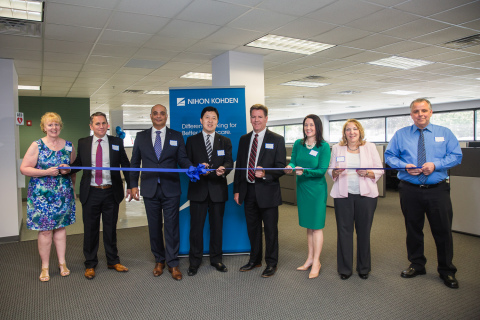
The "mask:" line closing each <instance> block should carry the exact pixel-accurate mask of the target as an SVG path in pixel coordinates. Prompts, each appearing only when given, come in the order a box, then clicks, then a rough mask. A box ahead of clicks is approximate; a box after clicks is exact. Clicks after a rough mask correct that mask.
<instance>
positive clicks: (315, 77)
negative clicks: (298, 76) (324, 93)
mask: <svg viewBox="0 0 480 320" xmlns="http://www.w3.org/2000/svg"><path fill="white" fill-rule="evenodd" d="M320 80H325V77H322V76H308V77H305V78H303V79H302V81H320Z"/></svg>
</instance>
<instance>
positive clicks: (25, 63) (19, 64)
mask: <svg viewBox="0 0 480 320" xmlns="http://www.w3.org/2000/svg"><path fill="white" fill-rule="evenodd" d="M13 64H14V65H15V68H17V69H18V68H36V69H41V68H42V65H43V63H42V61H35V60H21V59H15V60H14V61H13Z"/></svg>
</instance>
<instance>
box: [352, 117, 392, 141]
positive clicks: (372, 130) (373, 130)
mask: <svg viewBox="0 0 480 320" xmlns="http://www.w3.org/2000/svg"><path fill="white" fill-rule="evenodd" d="M358 121H359V122H360V123H361V124H362V127H363V130H365V140H367V141H369V142H385V118H384V117H381V118H373V119H360V120H358Z"/></svg>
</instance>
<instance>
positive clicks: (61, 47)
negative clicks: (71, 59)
mask: <svg viewBox="0 0 480 320" xmlns="http://www.w3.org/2000/svg"><path fill="white" fill-rule="evenodd" d="M92 47H93V41H92V42H91V43H88V42H75V41H62V40H50V39H45V40H44V50H45V51H49V52H62V53H75V54H88V53H89V52H90V50H91V48H92Z"/></svg>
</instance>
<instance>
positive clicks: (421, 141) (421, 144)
mask: <svg viewBox="0 0 480 320" xmlns="http://www.w3.org/2000/svg"><path fill="white" fill-rule="evenodd" d="M419 131H420V137H419V138H418V148H417V166H418V167H421V166H423V164H424V163H425V162H427V153H426V152H425V138H424V136H423V129H419ZM418 180H420V183H421V184H425V182H427V176H426V175H424V174H423V173H422V174H420V175H419V176H418Z"/></svg>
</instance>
